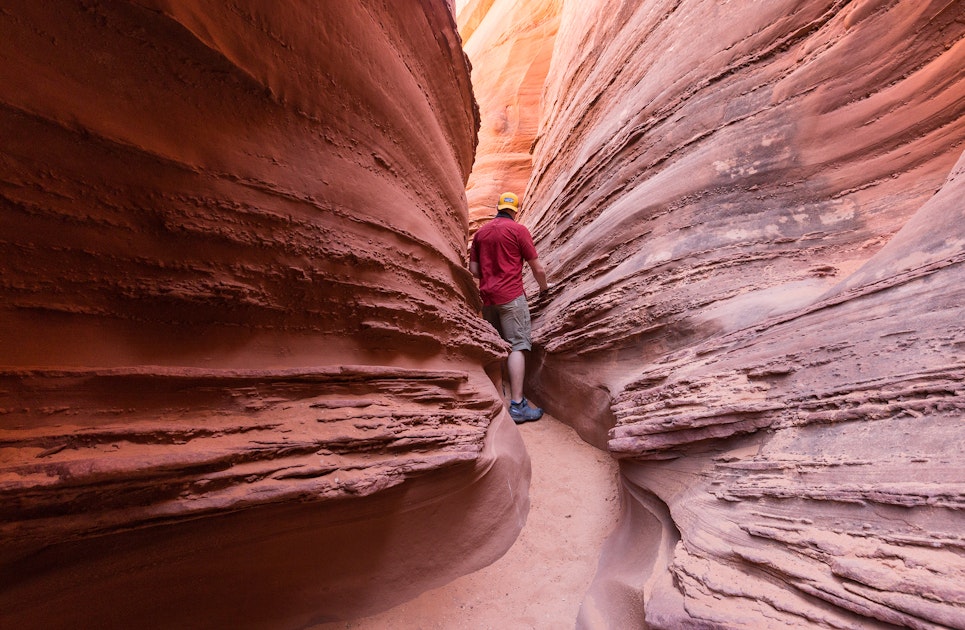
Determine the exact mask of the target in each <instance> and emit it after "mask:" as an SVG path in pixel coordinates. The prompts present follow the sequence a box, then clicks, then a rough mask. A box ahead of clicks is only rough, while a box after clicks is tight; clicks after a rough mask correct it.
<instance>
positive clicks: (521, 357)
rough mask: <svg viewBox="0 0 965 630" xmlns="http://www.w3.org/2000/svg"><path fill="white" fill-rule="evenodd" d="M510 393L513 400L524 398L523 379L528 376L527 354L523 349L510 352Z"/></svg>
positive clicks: (518, 400)
mask: <svg viewBox="0 0 965 630" xmlns="http://www.w3.org/2000/svg"><path fill="white" fill-rule="evenodd" d="M507 363H508V364H509V393H510V395H511V396H512V398H511V400H512V401H513V402H520V401H521V400H523V379H524V377H525V376H526V355H525V354H523V351H522V350H513V351H512V352H510V353H509V360H508V361H507Z"/></svg>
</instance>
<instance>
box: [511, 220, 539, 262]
mask: <svg viewBox="0 0 965 630" xmlns="http://www.w3.org/2000/svg"><path fill="white" fill-rule="evenodd" d="M516 225H519V224H518V223H517V224H516ZM519 251H520V253H521V254H522V255H523V260H533V259H534V258H538V257H539V255H538V254H537V253H536V246H535V245H533V235H532V234H530V233H529V230H528V229H527V228H526V226H525V225H519Z"/></svg>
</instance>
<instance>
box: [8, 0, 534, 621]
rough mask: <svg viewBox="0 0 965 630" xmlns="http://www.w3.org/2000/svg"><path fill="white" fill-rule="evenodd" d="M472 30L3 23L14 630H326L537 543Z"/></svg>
mask: <svg viewBox="0 0 965 630" xmlns="http://www.w3.org/2000/svg"><path fill="white" fill-rule="evenodd" d="M452 11H453V8H452V7H451V6H450V4H449V3H438V2H429V1H423V2H420V1H416V0H407V1H405V2H399V3H391V5H389V4H386V3H380V2H368V1H363V2H352V3H342V2H327V3H320V4H317V5H316V4H312V5H311V7H309V5H308V4H301V5H299V4H296V3H277V4H276V3H270V7H269V5H268V4H265V3H260V2H253V1H247V0H240V1H235V2H229V3H224V2H214V1H206V0H197V1H189V2H184V1H175V0H170V1H167V0H140V1H136V2H123V1H109V2H94V3H91V2H79V1H68V0H62V1H58V2H43V3H38V2H33V1H32V0H24V1H20V2H7V3H4V6H3V7H2V8H0V83H2V84H3V85H4V89H3V92H2V94H3V96H2V97H0V142H2V152H0V265H2V278H0V339H2V343H0V540H2V543H0V626H3V627H18V628H28V627H44V628H51V627H125V628H130V627H145V626H150V627H185V626H191V625H193V624H195V623H198V620H201V619H203V620H204V624H205V625H207V626H208V627H213V626H223V627H273V628H284V627H303V626H304V625H306V624H308V623H310V622H311V621H319V620H324V619H338V618H344V617H347V616H351V615H358V614H362V613H363V612H367V611H372V610H377V609H380V608H385V607H387V606H389V605H391V604H392V603H394V602H397V601H401V600H403V599H406V598H408V597H411V596H413V595H414V594H416V593H418V592H420V591H421V590H423V589H425V588H427V587H429V586H432V585H436V584H440V583H443V582H445V581H447V580H449V579H452V578H453V577H455V576H458V575H461V574H463V573H466V572H468V571H471V570H473V569H475V568H477V567H480V566H483V565H485V564H488V563H489V562H491V561H492V560H493V559H494V558H496V557H498V556H499V555H500V554H501V553H502V552H503V551H504V550H505V549H506V548H507V547H508V546H509V545H510V544H511V543H512V541H513V539H514V538H515V536H516V534H517V532H518V531H519V528H520V527H521V525H522V521H523V520H524V518H525V513H526V508H527V505H528V498H527V497H528V495H527V483H528V470H529V468H528V460H527V458H526V455H525V453H524V452H523V449H522V444H521V442H520V440H519V438H518V435H517V434H516V433H515V432H514V431H513V430H512V427H511V424H510V422H509V419H508V416H507V415H506V414H505V413H504V411H503V407H502V404H501V397H500V394H499V392H497V391H496V389H495V388H494V387H493V385H492V382H491V381H490V379H489V377H488V376H487V375H486V373H485V366H486V365H488V364H489V363H491V362H492V361H493V360H495V359H498V358H500V357H502V356H503V354H504V352H505V347H504V344H503V343H502V341H501V340H499V339H498V337H496V336H495V334H494V333H493V332H492V330H491V329H490V328H489V327H488V326H486V325H485V324H483V323H480V320H479V319H478V317H477V315H476V308H477V306H478V303H477V301H478V297H477V294H476V290H475V287H474V284H473V281H472V278H471V276H470V275H469V273H468V271H467V270H466V269H465V266H464V263H463V254H464V251H465V242H466V234H467V227H468V223H467V208H466V198H465V192H464V185H465V182H466V178H467V177H468V174H469V170H470V167H471V165H472V161H473V155H474V149H475V143H476V130H477V128H478V118H477V114H476V113H475V104H474V101H473V97H472V93H471V88H470V82H469V67H468V64H467V62H466V58H465V56H464V54H463V52H462V50H461V47H460V40H459V37H458V35H457V32H456V27H455V22H454V18H453V15H452V13H451V12H452ZM427 525H428V526H427Z"/></svg>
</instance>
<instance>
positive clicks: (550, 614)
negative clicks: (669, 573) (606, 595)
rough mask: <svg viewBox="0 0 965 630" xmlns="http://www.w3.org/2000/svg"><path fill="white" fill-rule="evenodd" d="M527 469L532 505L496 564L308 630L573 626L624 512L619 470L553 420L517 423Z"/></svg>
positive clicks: (545, 417) (596, 450)
mask: <svg viewBox="0 0 965 630" xmlns="http://www.w3.org/2000/svg"><path fill="white" fill-rule="evenodd" d="M519 431H520V433H521V434H522V436H523V441H524V442H525V443H526V448H527V450H528V451H529V454H530V458H531V460H532V464H533V479H532V485H531V487H530V499H531V507H530V512H529V516H528V518H527V520H526V526H525V527H524V528H523V531H522V532H521V533H520V536H519V538H518V539H517V540H516V543H515V544H514V545H513V546H512V548H510V550H509V551H508V552H506V554H505V555H504V556H503V557H502V558H500V559H499V560H498V561H496V562H495V563H494V564H492V565H490V566H488V567H486V568H485V569H482V570H480V571H477V572H476V573H472V574H470V575H466V576H463V577H462V578H459V579H458V580H456V581H454V582H450V583H449V584H447V585H445V586H443V587H441V588H437V589H435V590H432V591H428V592H426V593H423V594H422V595H421V596H419V597H418V598H416V599H414V600H412V601H409V602H406V603H405V604H402V605H400V606H397V607H395V608H393V609H391V610H388V611H386V612H384V613H381V614H379V615H375V616H373V617H367V618H365V619H359V620H355V621H350V622H338V623H329V624H322V625H319V626H315V628H314V630H335V629H336V628H355V629H364V630H375V629H379V630H382V629H384V628H406V629H412V630H443V629H444V630H449V629H471V630H477V629H478V630H486V629H490V628H492V629H496V628H499V629H500V630H505V629H510V630H512V629H540V630H542V629H548V628H553V629H558V628H572V627H574V625H575V623H576V617H577V614H578V612H579V608H580V602H581V601H582V600H583V595H584V593H585V591H586V589H587V587H588V586H589V585H590V582H591V580H592V579H593V575H594V573H595V572H596V564H597V559H598V557H599V553H600V549H601V547H602V545H603V541H604V539H605V538H606V537H607V535H608V534H609V533H610V532H611V531H612V529H613V528H614V526H615V525H616V523H617V520H618V519H619V515H620V505H619V495H618V492H617V465H616V462H614V461H613V460H612V459H611V458H610V457H609V456H608V455H607V454H606V453H603V452H601V451H599V450H598V449H596V448H594V447H592V446H590V445H589V444H587V443H585V442H584V441H583V440H581V439H580V438H579V437H578V436H577V435H576V433H575V432H574V431H573V430H572V429H571V428H569V427H568V426H566V425H564V424H563V423H561V422H559V421H558V420H556V419H555V418H552V417H550V416H544V417H543V419H541V420H540V421H538V422H531V423H527V424H524V425H522V426H520V427H519Z"/></svg>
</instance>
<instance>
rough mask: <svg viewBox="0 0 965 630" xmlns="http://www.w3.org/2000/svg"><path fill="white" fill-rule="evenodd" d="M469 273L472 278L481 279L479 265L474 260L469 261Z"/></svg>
mask: <svg viewBox="0 0 965 630" xmlns="http://www.w3.org/2000/svg"><path fill="white" fill-rule="evenodd" d="M469 273H471V274H472V275H473V277H474V278H481V277H482V276H480V275H479V263H478V262H476V261H475V260H470V261H469Z"/></svg>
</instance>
